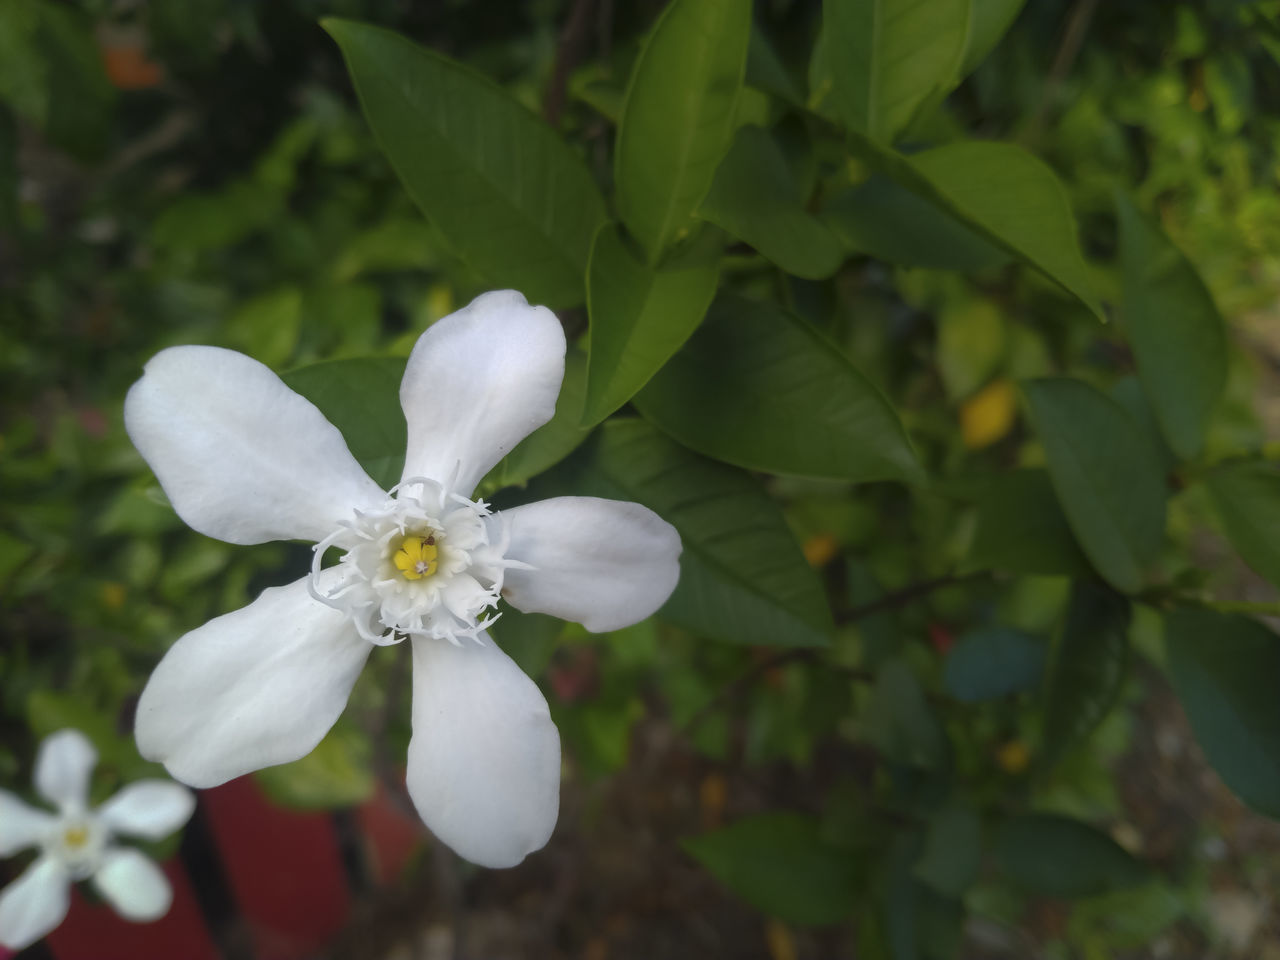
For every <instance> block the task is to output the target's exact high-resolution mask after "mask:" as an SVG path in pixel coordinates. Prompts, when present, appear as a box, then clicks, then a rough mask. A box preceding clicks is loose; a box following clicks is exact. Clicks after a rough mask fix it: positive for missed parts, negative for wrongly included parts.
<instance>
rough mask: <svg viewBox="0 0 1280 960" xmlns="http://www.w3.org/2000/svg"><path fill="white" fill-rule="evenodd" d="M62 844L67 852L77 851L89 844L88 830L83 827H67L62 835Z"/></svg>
mask: <svg viewBox="0 0 1280 960" xmlns="http://www.w3.org/2000/svg"><path fill="white" fill-rule="evenodd" d="M62 842H63V843H64V844H65V845H66V847H67V849H69V850H79V849H80V848H81V847H83V846H84V845H85V844H86V843H88V842H89V828H88V827H84V826H75V827H68V828H67V829H66V831H65V832H64V833H63V834H62Z"/></svg>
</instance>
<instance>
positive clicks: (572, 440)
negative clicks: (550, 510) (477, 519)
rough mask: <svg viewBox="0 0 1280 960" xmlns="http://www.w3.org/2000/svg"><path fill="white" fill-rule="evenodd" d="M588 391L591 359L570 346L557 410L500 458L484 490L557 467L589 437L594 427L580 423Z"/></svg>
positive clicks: (521, 481)
mask: <svg viewBox="0 0 1280 960" xmlns="http://www.w3.org/2000/svg"><path fill="white" fill-rule="evenodd" d="M586 391H587V358H586V357H585V356H583V354H582V351H581V350H578V349H576V348H573V347H570V348H569V352H568V353H567V354H566V355H565V358H564V383H563V384H562V385H561V387H560V396H559V397H558V398H557V399H556V412H555V414H554V415H553V416H552V417H551V419H550V420H548V421H547V422H546V423H544V424H543V425H542V426H540V427H539V428H538V429H537V430H535V431H533V433H531V434H529V436H527V437H525V438H524V439H523V440H521V441H520V443H519V444H517V445H516V448H515V449H514V450H512V451H511V452H510V453H509V454H507V455H506V456H505V457H503V458H502V459H501V460H499V461H498V464H497V466H495V467H494V468H493V469H492V470H490V471H489V473H488V474H487V475H486V476H485V478H484V479H483V480H481V481H480V487H479V489H480V490H481V491H490V490H496V489H498V488H499V487H511V486H520V485H522V484H525V483H528V482H529V480H530V479H531V478H533V477H536V476H537V475H538V474H540V473H542V471H544V470H547V469H550V468H551V467H553V466H555V465H556V464H557V463H559V462H560V461H561V460H563V459H564V458H565V457H567V456H568V455H569V454H571V453H573V451H574V450H576V449H577V448H578V446H579V445H580V444H581V443H582V442H583V441H584V440H586V439H587V435H588V434H589V433H590V432H591V430H590V428H587V427H583V426H582V424H581V423H580V422H579V415H578V414H579V411H580V410H581V409H582V403H583V400H584V398H585V397H586Z"/></svg>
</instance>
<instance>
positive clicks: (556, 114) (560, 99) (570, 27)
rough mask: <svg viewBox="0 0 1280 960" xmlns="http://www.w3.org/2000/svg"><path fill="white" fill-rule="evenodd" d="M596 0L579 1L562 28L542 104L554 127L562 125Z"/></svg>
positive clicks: (576, 0)
mask: <svg viewBox="0 0 1280 960" xmlns="http://www.w3.org/2000/svg"><path fill="white" fill-rule="evenodd" d="M594 4H595V0H575V2H574V4H573V9H572V10H571V11H569V19H568V20H566V21H565V25H564V29H563V30H561V31H560V43H559V44H558V45H557V46H556V59H555V65H554V66H553V67H552V70H551V82H550V83H549V84H548V86H547V96H546V99H545V100H544V101H543V104H542V115H543V116H544V117H546V118H547V123H549V124H551V126H553V127H559V126H560V114H561V113H562V112H563V110H564V101H565V91H566V89H567V88H568V86H569V74H571V73H572V72H573V68H574V67H576V66H577V65H578V61H579V60H581V59H582V48H583V45H584V44H585V43H586V39H587V29H588V27H590V26H591V13H592V7H593V6H594Z"/></svg>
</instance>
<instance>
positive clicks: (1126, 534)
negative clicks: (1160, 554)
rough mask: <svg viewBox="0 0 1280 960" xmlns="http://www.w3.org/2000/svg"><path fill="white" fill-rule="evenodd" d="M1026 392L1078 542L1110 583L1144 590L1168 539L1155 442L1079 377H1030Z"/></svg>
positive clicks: (1122, 588)
mask: <svg viewBox="0 0 1280 960" xmlns="http://www.w3.org/2000/svg"><path fill="white" fill-rule="evenodd" d="M1022 389H1023V392H1024V393H1025V395H1026V397H1027V404H1028V407H1029V408H1030V411H1031V420H1032V422H1033V424H1034V425H1035V428H1036V432H1037V433H1038V434H1039V436H1040V440H1041V442H1042V443H1043V444H1044V448H1045V456H1046V457H1047V458H1048V461H1049V477H1050V479H1051V480H1052V481H1053V488H1054V490H1055V491H1056V492H1057V494H1058V500H1059V501H1060V502H1061V503H1062V508H1063V510H1064V511H1065V512H1066V515H1067V521H1068V523H1070V524H1071V530H1072V532H1073V533H1075V536H1076V540H1077V541H1079V543H1080V546H1081V547H1082V548H1083V549H1084V552H1085V554H1086V555H1087V556H1088V557H1089V559H1090V561H1092V563H1093V565H1094V567H1096V568H1097V570H1098V572H1099V573H1101V574H1102V576H1103V578H1104V579H1105V580H1107V582H1108V583H1110V584H1111V585H1112V586H1114V587H1115V588H1116V589H1117V590H1120V591H1122V592H1124V593H1135V592H1137V591H1138V590H1140V589H1141V588H1142V584H1143V568H1144V567H1145V566H1146V564H1148V563H1149V562H1150V561H1151V560H1152V559H1154V557H1155V554H1156V552H1157V551H1158V550H1159V549H1160V544H1161V541H1162V539H1163V537H1164V519H1165V495H1166V489H1165V481H1164V476H1163V474H1162V472H1161V469H1160V460H1159V455H1158V454H1157V453H1156V452H1155V448H1154V445H1153V444H1152V443H1151V440H1150V438H1149V437H1148V436H1147V435H1146V434H1144V433H1143V432H1142V431H1140V430H1139V429H1138V427H1137V426H1135V424H1134V422H1133V420H1132V419H1130V417H1129V415H1128V414H1127V413H1125V412H1124V410H1123V408H1121V407H1120V405H1119V404H1117V403H1116V402H1115V401H1114V400H1111V399H1110V398H1108V397H1106V396H1105V395H1103V394H1102V393H1100V392H1099V391H1097V390H1095V389H1094V388H1093V387H1090V386H1089V385H1087V384H1085V383H1083V382H1081V381H1079V380H1071V379H1067V378H1058V379H1043V380H1028V381H1025V382H1024V383H1023V384H1022Z"/></svg>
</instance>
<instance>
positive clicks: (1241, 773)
mask: <svg viewBox="0 0 1280 960" xmlns="http://www.w3.org/2000/svg"><path fill="white" fill-rule="evenodd" d="M1165 648H1166V650H1167V652H1168V658H1169V673H1170V676H1171V677H1172V679H1173V687H1174V689H1175V690H1176V691H1177V692H1178V699H1180V700H1181V701H1182V706H1183V708H1184V709H1185V710H1186V711H1187V719H1189V720H1190V721H1191V729H1192V730H1194V731H1195V735H1196V740H1197V741H1198V742H1199V743H1200V746H1201V747H1202V748H1203V749H1204V753H1205V756H1206V757H1208V758H1209V763H1211V764H1212V765H1213V768H1214V769H1215V770H1216V771H1218V775H1219V776H1220V777H1222V780H1223V782H1224V783H1226V785H1227V786H1228V787H1230V788H1231V789H1232V791H1233V792H1234V793H1235V794H1236V795H1237V796H1239V797H1240V799H1241V800H1243V801H1244V802H1245V803H1247V804H1248V805H1249V806H1251V807H1253V808H1254V809H1255V810H1257V811H1259V812H1260V813H1264V814H1266V815H1267V816H1269V817H1276V818H1280V709H1277V706H1276V678H1277V677H1280V637H1278V636H1276V635H1275V634H1274V633H1272V632H1271V631H1270V630H1268V629H1267V628H1266V627H1264V626H1263V625H1262V624H1260V623H1258V622H1257V621H1256V620H1251V619H1249V618H1248V617H1241V616H1233V615H1228V614H1222V613H1216V612H1213V611H1210V610H1177V611H1174V612H1173V613H1170V614H1168V615H1167V616H1166V617H1165Z"/></svg>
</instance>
